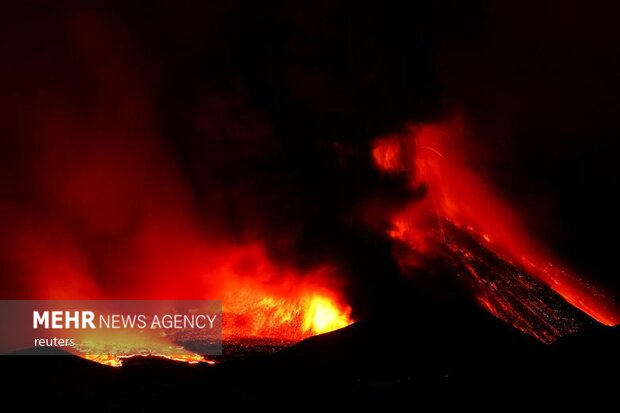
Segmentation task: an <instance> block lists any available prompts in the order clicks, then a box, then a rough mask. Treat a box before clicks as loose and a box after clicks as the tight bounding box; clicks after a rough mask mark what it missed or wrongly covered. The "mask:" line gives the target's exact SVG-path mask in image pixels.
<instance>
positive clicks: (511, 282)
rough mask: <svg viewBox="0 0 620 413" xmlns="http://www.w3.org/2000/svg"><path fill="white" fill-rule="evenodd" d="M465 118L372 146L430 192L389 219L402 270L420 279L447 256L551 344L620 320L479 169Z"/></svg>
mask: <svg viewBox="0 0 620 413" xmlns="http://www.w3.org/2000/svg"><path fill="white" fill-rule="evenodd" d="M462 123H463V122H462V121H461V122H456V121H455V122H452V123H447V124H445V125H438V124H427V125H410V126H409V127H408V128H407V130H406V131H405V132H403V133H402V134H400V135H394V136H388V137H383V138H380V139H378V140H377V141H376V142H375V144H374V146H373V150H372V154H373V159H374V161H375V164H376V165H377V167H378V168H379V169H380V170H381V171H383V172H384V173H386V174H392V175H398V174H402V175H405V176H406V177H408V178H407V179H408V180H409V186H410V188H411V190H416V189H417V190H419V189H420V188H423V189H424V190H425V196H424V197H423V199H421V200H415V201H413V202H411V203H410V205H408V206H406V207H404V208H402V209H401V210H398V211H397V212H395V213H393V214H392V215H390V216H389V217H388V219H389V222H390V224H389V226H390V228H389V229H388V230H387V233H388V235H389V236H390V237H391V238H393V239H394V241H395V242H396V246H395V257H396V259H397V261H398V262H399V264H400V265H401V268H402V269H403V271H405V272H407V273H409V274H410V275H411V277H416V269H421V268H423V267H424V265H426V264H428V263H429V262H431V261H432V260H433V259H439V260H440V261H442V262H443V264H446V265H448V266H449V268H450V271H451V272H453V273H454V274H455V276H456V277H458V278H460V279H461V280H462V281H463V282H464V283H465V284H466V285H468V287H469V288H470V289H471V291H472V293H473V294H474V295H475V297H476V298H477V300H478V302H479V303H480V305H481V306H482V307H483V308H485V309H486V310H488V311H489V312H491V313H492V314H494V315H495V316H497V317H499V318H501V319H503V320H505V321H507V322H508V323H510V324H512V325H513V326H515V327H516V328H518V329H520V330H522V331H524V332H526V333H527V334H530V335H532V336H534V337H536V338H538V339H540V340H541V341H543V342H547V343H549V342H552V341H554V340H555V339H557V338H559V337H561V336H563V335H565V334H568V333H572V332H575V331H579V330H581V329H582V328H583V327H585V326H587V325H590V324H592V323H593V322H594V320H596V321H598V322H600V323H603V324H605V325H609V326H613V325H616V324H618V323H619V322H620V309H619V308H618V305H617V304H616V303H615V302H613V301H611V300H610V299H609V298H607V297H606V296H605V294H604V293H603V292H602V291H601V290H600V289H599V288H597V287H596V286H594V285H592V284H590V283H588V282H587V281H585V280H583V279H581V278H580V277H578V276H577V275H576V274H573V273H572V272H570V271H569V270H568V269H566V268H565V267H564V266H563V265H562V264H560V263H559V262H558V260H557V259H555V258H553V257H552V255H551V254H550V253H549V252H547V250H546V249H545V248H544V247H543V246H541V245H540V244H539V243H538V242H536V240H535V239H533V238H532V237H531V236H530V235H529V234H528V233H527V231H526V230H525V229H524V223H523V222H522V220H521V218H520V216H519V214H518V213H517V212H516V211H514V210H513V209H512V208H510V206H509V205H508V204H507V203H506V202H505V201H503V200H502V198H501V197H500V196H499V195H497V191H496V190H493V186H492V184H491V183H490V182H489V181H488V180H485V179H484V178H483V176H482V175H481V174H479V173H477V172H476V169H475V168H473V167H472V166H471V162H472V160H471V159H470V157H471V155H470V154H469V150H468V147H467V145H466V143H465V142H464V141H463V137H462V135H463V133H464V131H463V126H462Z"/></svg>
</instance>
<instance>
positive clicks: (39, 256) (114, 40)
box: [0, 13, 351, 340]
mask: <svg viewBox="0 0 620 413" xmlns="http://www.w3.org/2000/svg"><path fill="white" fill-rule="evenodd" d="M65 23H66V24H64V25H62V27H60V28H59V27H54V28H53V30H50V32H51V33H52V34H53V35H51V37H50V38H49V39H47V42H48V43H49V44H47V43H46V44H47V48H48V49H47V50H46V51H45V52H40V53H39V54H36V53H33V54H32V57H31V60H28V59H26V60H21V61H20V64H19V65H15V66H14V67H4V68H3V69H1V70H2V71H3V72H8V73H2V74H3V75H5V76H2V78H6V79H14V82H15V84H19V85H25V87H23V88H20V89H19V90H18V91H17V90H16V91H13V90H12V89H10V88H9V89H8V90H9V93H12V92H15V93H13V94H12V95H11V96H12V97H14V99H15V100H16V102H17V103H16V104H15V107H14V108H12V109H13V110H14V111H15V113H14V114H13V115H11V112H8V113H5V114H4V116H5V117H6V118H7V119H9V120H10V121H11V122H10V124H11V125H12V128H13V130H12V135H6V136H5V140H3V141H2V144H3V145H4V147H3V148H2V149H5V150H4V151H2V152H3V155H2V156H3V158H2V160H3V161H5V162H2V178H3V181H10V182H11V185H5V186H3V188H2V191H3V193H2V201H3V202H2V203H1V204H0V232H1V233H2V239H1V240H0V245H1V246H2V248H1V249H0V254H1V255H0V262H1V263H2V267H3V272H4V273H3V274H2V277H0V295H1V298H3V299H222V300H223V306H224V313H225V317H228V316H230V318H227V319H226V320H225V322H224V336H225V337H226V336H228V337H230V336H235V337H253V336H271V337H278V338H283V339H291V340H298V339H302V338H305V337H308V336H309V335H313V334H319V333H324V332H327V331H330V330H333V329H336V328H341V327H344V326H346V325H348V324H350V323H351V319H350V313H351V309H350V308H349V307H348V306H347V305H346V303H344V302H343V300H342V297H340V295H339V294H338V290H339V288H338V287H339V286H338V285H337V280H338V274H337V273H335V271H328V270H325V269H324V268H320V269H313V270H304V271H302V270H298V269H296V268H292V267H291V266H290V265H289V266H287V265H285V264H282V263H279V262H275V260H273V259H272V258H271V257H270V256H269V254H268V253H267V251H266V249H267V248H266V246H265V244H266V242H265V240H264V239H261V238H260V236H252V234H254V233H258V231H252V228H244V230H245V232H244V236H243V237H242V238H243V239H239V238H240V237H239V236H238V234H232V233H229V232H227V231H226V230H225V229H222V228H223V227H224V226H223V225H219V222H220V221H221V220H223V219H224V217H223V216H224V215H225V213H226V212H227V211H226V210H225V206H224V207H222V206H221V205H220V204H219V203H218V202H219V199H218V198H217V195H218V193H217V190H214V193H213V194H209V195H213V196H212V197H211V198H209V197H208V196H207V198H209V199H210V200H211V204H213V205H211V204H207V205H204V204H199V203H198V202H197V201H196V200H195V199H194V197H193V194H192V188H191V186H190V182H189V181H188V180H187V179H186V177H185V176H184V174H183V171H182V168H181V165H179V163H178V160H177V159H176V158H175V157H174V148H171V147H169V146H168V145H169V143H168V142H166V141H165V140H164V139H162V137H161V135H160V130H161V127H160V125H159V123H158V122H159V119H158V113H157V109H158V108H155V107H153V106H152V105H153V102H157V99H155V98H154V97H153V93H156V91H157V83H156V79H157V77H156V73H149V72H148V71H147V70H145V69H144V67H145V65H144V64H143V62H141V61H140V54H139V52H138V51H137V50H134V49H132V47H131V42H130V39H128V38H127V37H125V36H124V35H123V33H122V31H121V30H118V27H114V29H113V30H111V29H110V26H108V25H106V22H105V16H103V17H102V15H93V14H89V13H77V14H76V15H73V16H72V17H70V18H69V19H67V21H66V22H65ZM48 54H49V55H48ZM41 67H45V68H46V70H40V68H41ZM7 87H9V86H8V85H7ZM13 87H15V86H13ZM13 95H14V96H13ZM24 108H27V110H25V109H24ZM9 109H10V108H9ZM206 138H207V139H209V138H211V137H210V136H207V137H206ZM215 138H219V137H215ZM237 202H238V203H239V205H241V207H244V205H243V200H242V199H239V200H238V201H237ZM258 219H260V217H257V220H258ZM245 233H248V234H250V235H246V234H245ZM324 267H325V268H328V267H329V266H328V263H325V265H324Z"/></svg>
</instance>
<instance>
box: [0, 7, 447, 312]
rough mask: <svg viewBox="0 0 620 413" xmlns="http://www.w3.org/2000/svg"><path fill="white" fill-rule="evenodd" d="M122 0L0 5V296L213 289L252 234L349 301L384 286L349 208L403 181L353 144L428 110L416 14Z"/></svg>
mask: <svg viewBox="0 0 620 413" xmlns="http://www.w3.org/2000/svg"><path fill="white" fill-rule="evenodd" d="M131 3H132V4H125V2H119V3H114V2H112V3H108V4H103V3H101V4H99V5H96V6H92V7H85V6H82V5H79V4H76V3H58V4H56V5H53V6H46V7H38V6H37V7H34V6H32V7H30V5H29V4H26V5H19V6H14V7H13V9H12V10H10V13H7V15H5V17H4V22H3V23H4V24H3V33H2V35H3V36H2V39H3V40H2V42H3V46H5V48H6V51H5V52H3V54H4V56H5V58H6V60H7V61H9V62H10V64H9V65H4V66H3V68H2V69H1V70H2V76H1V78H2V89H3V90H4V91H6V97H7V98H6V99H4V100H3V106H2V115H1V116H2V120H3V122H2V123H3V131H2V140H1V145H2V155H1V156H2V174H1V176H2V183H3V185H2V192H3V193H2V200H3V202H2V218H1V219H2V221H1V222H0V225H1V227H2V233H3V239H2V254H1V257H0V259H1V261H2V276H1V277H0V284H1V287H0V288H1V289H2V291H3V296H4V297H5V298H26V297H39V298H45V297H75V296H86V297H104V296H110V295H111V296H115V297H126V298H135V297H136V296H162V295H165V296H187V295H192V298H193V297H195V294H196V291H197V290H198V291H201V290H204V291H209V292H215V293H217V291H218V290H217V287H216V285H217V284H218V283H217V281H221V280H219V279H218V280H211V281H209V279H208V277H204V276H202V275H200V274H205V273H209V271H210V269H211V270H212V271H215V270H213V268H218V265H221V261H226V260H230V261H235V260H238V255H236V252H235V251H236V250H235V248H236V246H239V245H248V244H252V243H254V242H260V243H262V244H263V245H265V247H266V248H267V252H268V254H269V256H270V258H271V259H272V260H273V261H274V262H276V263H281V265H283V266H292V267H294V268H298V269H300V273H303V272H304V271H305V270H310V269H312V268H313V267H315V266H317V265H322V264H323V263H330V264H333V265H335V266H336V267H337V268H338V273H339V274H340V276H341V277H344V278H345V279H347V280H348V284H347V285H348V287H347V288H348V293H349V296H350V297H349V298H350V300H351V303H352V304H353V305H354V307H357V309H358V311H361V312H364V311H365V309H366V310H367V309H369V308H372V306H373V305H374V304H376V303H377V302H383V301H384V298H382V297H383V296H384V295H386V294H388V293H392V292H393V291H396V290H399V289H400V287H401V285H400V283H401V281H400V279H399V277H398V274H397V270H396V269H395V267H394V264H393V262H392V259H391V246H390V244H389V242H388V240H387V239H384V238H382V237H381V236H377V234H376V233H375V232H374V231H373V230H371V229H370V228H369V227H368V226H367V225H366V224H365V223H364V219H363V218H364V217H363V215H364V214H365V213H366V212H367V211H368V206H369V205H373V202H374V203H375V204H376V203H381V204H382V205H383V206H382V208H383V207H384V206H385V205H386V204H389V203H390V202H392V201H390V200H391V199H393V200H394V202H397V201H399V200H402V199H404V198H406V197H407V196H408V195H407V194H406V193H405V192H404V191H403V190H402V188H403V186H402V182H393V183H390V182H386V181H385V180H384V178H381V177H380V176H379V175H378V173H377V172H376V171H375V170H374V168H373V167H372V163H371V161H370V155H369V152H370V151H369V148H370V146H369V144H370V140H371V139H373V138H375V137H376V136H377V135H378V134H382V133H387V132H389V131H391V130H396V129H398V128H399V127H400V126H401V125H402V123H403V122H404V121H405V120H412V119H413V120H415V119H430V118H431V117H432V116H434V115H436V114H437V112H438V110H437V107H438V104H437V93H436V89H437V87H436V84H437V83H436V79H435V71H434V68H433V61H434V60H433V57H432V53H431V50H432V47H431V46H432V45H431V43H430V41H429V38H427V37H425V35H424V34H423V32H421V31H420V27H421V26H420V22H421V21H422V20H424V18H425V17H428V16H430V11H429V10H427V9H425V8H422V7H419V6H411V5H404V4H402V5H398V6H393V7H392V6H390V7H387V6H383V5H382V4H380V3H379V2H377V3H376V4H372V5H368V6H361V5H356V6H355V7H353V6H352V5H350V4H347V3H345V2H343V3H337V4H333V5H323V6H316V5H314V6H312V5H310V4H309V5H307V6H300V5H296V6H295V7H293V6H287V5H278V6H277V7H276V6H268V5H264V4H261V5H258V4H254V3H252V2H248V3H247V4H243V5H237V6H224V5H218V4H204V2H184V3H183V4H182V5H178V4H177V2H166V1H160V2H148V3H146V2H144V3H143V2H131ZM373 200H374V201H373ZM379 200H380V201H379ZM244 260H245V261H244ZM241 261H242V262H240V263H236V264H235V266H236V267H235V271H237V272H241V273H243V272H246V273H248V274H250V275H251V274H254V273H255V272H256V271H257V270H256V266H257V265H258V264H257V263H256V262H254V263H252V262H250V263H248V262H247V260H246V259H242V260H241ZM205 278H206V279H205ZM370 291H372V292H373V294H369V292H370ZM369 297H370V298H369ZM373 297H374V298H373Z"/></svg>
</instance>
